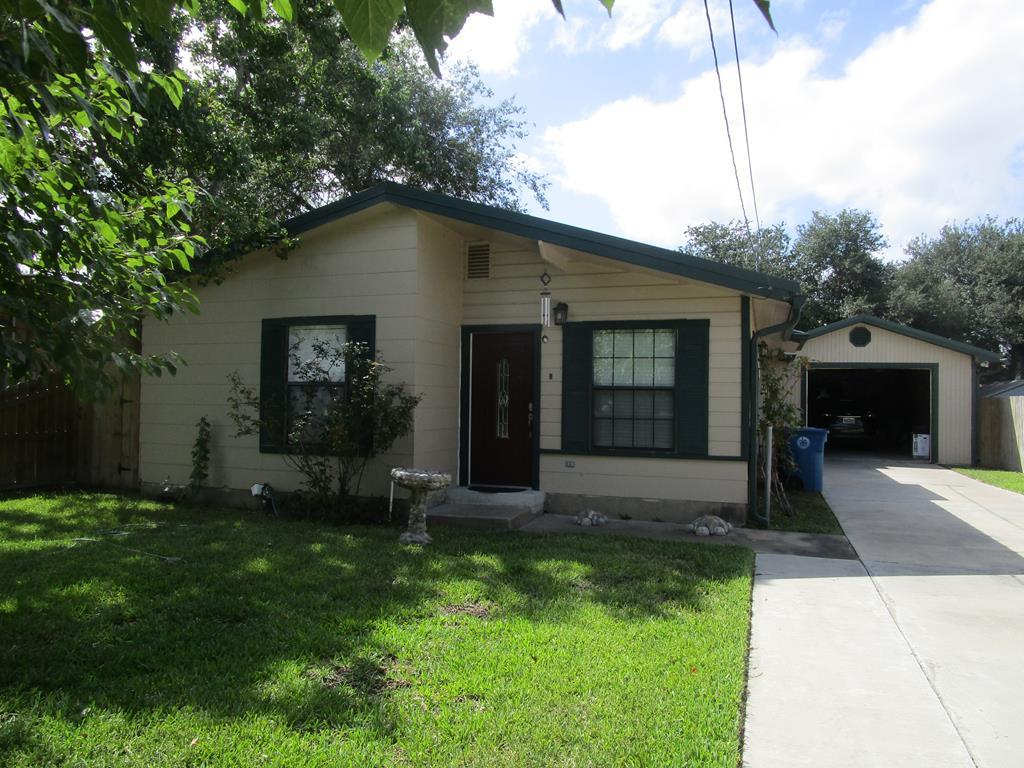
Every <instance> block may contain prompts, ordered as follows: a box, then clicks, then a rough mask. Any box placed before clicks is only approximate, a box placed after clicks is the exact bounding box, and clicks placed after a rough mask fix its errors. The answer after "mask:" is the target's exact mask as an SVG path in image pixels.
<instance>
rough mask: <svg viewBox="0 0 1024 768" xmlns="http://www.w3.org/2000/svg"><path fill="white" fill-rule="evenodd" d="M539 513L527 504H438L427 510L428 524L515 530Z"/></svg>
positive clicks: (489, 529) (491, 529) (482, 529)
mask: <svg viewBox="0 0 1024 768" xmlns="http://www.w3.org/2000/svg"><path fill="white" fill-rule="evenodd" d="M536 514H537V513H535V512H534V511H533V510H531V509H530V508H529V507H525V506H513V505H511V504H470V503H466V502H460V503H457V504H453V503H450V502H449V503H447V504H438V505H437V506H435V507H430V508H429V509H428V510H427V526H428V527H429V526H431V525H450V526H458V527H461V528H475V529H476V530H481V531H514V530H516V529H517V528H521V527H522V526H524V525H526V524H527V523H528V522H530V521H531V520H532V519H533V518H534V517H535V516H536Z"/></svg>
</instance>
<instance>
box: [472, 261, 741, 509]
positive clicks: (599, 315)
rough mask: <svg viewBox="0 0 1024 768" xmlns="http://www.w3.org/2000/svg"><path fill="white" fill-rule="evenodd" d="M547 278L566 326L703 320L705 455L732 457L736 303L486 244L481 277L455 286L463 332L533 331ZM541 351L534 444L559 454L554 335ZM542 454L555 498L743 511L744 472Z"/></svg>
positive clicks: (666, 282) (717, 292)
mask: <svg viewBox="0 0 1024 768" xmlns="http://www.w3.org/2000/svg"><path fill="white" fill-rule="evenodd" d="M545 270H546V271H547V272H548V273H549V274H550V275H551V277H552V279H551V285H550V286H549V288H550V290H551V302H552V305H554V304H555V303H557V302H559V301H564V302H566V303H567V304H568V305H569V319H570V320H571V321H590V320H642V319H650V320H664V319H708V320H710V322H711V329H710V372H709V376H710V386H709V398H708V407H709V411H710V413H709V434H708V449H709V453H710V454H711V455H715V456H734V457H735V456H739V455H740V439H741V438H740V436H741V424H740V414H741V410H740V398H741V388H742V376H741V363H740V359H741V357H740V356H741V343H740V296H739V295H738V294H736V293H734V292H731V291H728V290H726V289H723V288H716V287H714V286H710V285H705V284H701V283H686V282H683V281H680V280H676V279H673V278H671V277H668V276H664V277H662V276H657V275H654V274H651V273H648V272H646V271H641V270H627V269H625V268H623V267H622V266H621V265H613V264H612V263H611V262H604V261H603V260H597V261H587V262H580V261H576V262H573V263H572V264H571V265H570V266H569V267H568V269H567V270H566V271H563V270H560V269H558V268H557V267H555V266H553V265H551V264H548V263H546V262H544V261H543V260H542V259H541V258H540V254H539V252H538V251H537V250H536V248H533V247H523V246H513V245H501V244H498V243H496V244H495V245H494V247H493V250H492V254H491V277H490V278H488V279H477V280H469V279H466V280H465V281H464V285H465V288H464V291H465V295H464V298H463V303H464V309H463V320H464V322H465V323H466V324H467V325H478V324H479V325H487V324H513V323H539V322H540V296H539V292H540V289H541V283H540V280H539V278H540V275H541V274H542V273H543V272H544V271H545ZM544 333H545V334H546V335H547V336H548V339H549V340H548V343H547V344H543V345H541V402H540V414H539V423H540V430H541V433H540V442H541V448H542V449H558V448H560V447H561V429H562V333H561V329H559V328H557V327H551V328H547V329H545V331H544ZM567 458H569V457H566V456H561V455H551V454H548V455H542V456H541V467H540V468H541V477H540V486H541V489H542V490H545V491H549V492H557V493H573V494H596V495H611V496H638V497H642V498H660V499H692V500H698V501H722V502H731V503H740V504H743V503H746V499H747V496H746V463H745V462H743V461H684V460H670V459H645V458H615V457H597V456H576V457H572V459H571V460H572V461H575V467H566V466H565V462H566V460H567Z"/></svg>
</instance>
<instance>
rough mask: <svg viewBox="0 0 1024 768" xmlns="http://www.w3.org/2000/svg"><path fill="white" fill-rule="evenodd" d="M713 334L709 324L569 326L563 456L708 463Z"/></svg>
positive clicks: (565, 340) (565, 339) (565, 355)
mask: <svg viewBox="0 0 1024 768" xmlns="http://www.w3.org/2000/svg"><path fill="white" fill-rule="evenodd" d="M709 328H710V323H709V321H707V320H667V321H646V322H644V321H630V322H607V323H571V324H568V325H566V326H565V327H564V329H563V371H562V381H563V393H562V450H563V451H566V452H572V453H594V454H602V453H603V454H614V455H643V456H700V455H706V453H707V433H708V337H709Z"/></svg>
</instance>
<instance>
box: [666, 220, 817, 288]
mask: <svg viewBox="0 0 1024 768" xmlns="http://www.w3.org/2000/svg"><path fill="white" fill-rule="evenodd" d="M679 250H680V251H682V252H683V253H686V254H688V255H690V256H696V257H698V258H702V259H709V260H711V261H718V262H721V263H722V264H731V265H732V266H734V267H743V268H744V269H754V270H757V271H760V272H765V273H767V274H769V275H774V276H776V277H785V278H789V279H797V277H798V273H797V269H796V265H795V264H794V263H793V253H792V247H791V241H790V237H789V234H788V233H787V232H786V225H785V224H782V223H779V224H772V225H770V226H767V227H764V228H762V229H761V230H759V231H756V232H752V231H750V230H748V229H747V227H746V225H745V224H744V223H743V222H741V221H730V222H729V223H728V224H721V223H718V222H710V223H708V224H698V225H696V226H692V227H687V229H686V242H685V244H684V245H681V246H680V247H679Z"/></svg>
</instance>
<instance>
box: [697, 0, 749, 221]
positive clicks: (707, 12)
mask: <svg viewBox="0 0 1024 768" xmlns="http://www.w3.org/2000/svg"><path fill="white" fill-rule="evenodd" d="M704 15H705V16H706V17H707V19H708V34H709V35H710V36H711V55H712V56H713V57H714V59H715V75H716V76H717V77H718V97H719V98H720V99H721V101H722V117H723V118H724V119H725V136H726V138H727V139H728V140H729V155H730V156H731V157H732V173H733V176H734V177H735V178H736V192H737V193H738V194H739V196H740V210H742V211H743V223H744V224H745V225H746V227H747V232H748V234H749V232H750V219H749V217H748V216H747V206H746V204H745V203H744V202H743V187H742V186H741V185H740V172H739V169H738V168H737V167H736V152H735V150H734V149H733V146H732V131H731V130H730V129H729V112H728V111H727V110H726V108H725V91H724V90H723V89H722V73H721V71H720V70H719V68H718V51H717V50H716V48H715V30H714V27H712V25H711V11H710V10H708V0H704Z"/></svg>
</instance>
